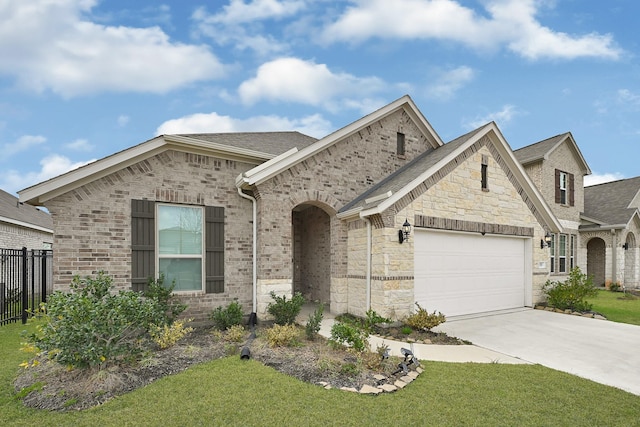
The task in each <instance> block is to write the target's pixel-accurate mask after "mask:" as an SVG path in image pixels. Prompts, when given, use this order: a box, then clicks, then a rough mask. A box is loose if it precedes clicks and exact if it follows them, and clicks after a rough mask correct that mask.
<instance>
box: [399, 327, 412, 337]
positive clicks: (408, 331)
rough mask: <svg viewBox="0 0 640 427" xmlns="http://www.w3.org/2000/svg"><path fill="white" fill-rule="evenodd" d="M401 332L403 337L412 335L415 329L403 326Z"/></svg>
mask: <svg viewBox="0 0 640 427" xmlns="http://www.w3.org/2000/svg"><path fill="white" fill-rule="evenodd" d="M400 332H402V334H403V335H411V332H413V329H412V328H411V326H403V327H402V329H400Z"/></svg>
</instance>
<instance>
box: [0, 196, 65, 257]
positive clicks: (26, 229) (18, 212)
mask: <svg viewBox="0 0 640 427" xmlns="http://www.w3.org/2000/svg"><path fill="white" fill-rule="evenodd" d="M52 244H53V220H52V219H51V215H49V214H48V213H47V212H44V211H42V210H40V209H38V208H37V207H34V206H31V205H26V204H24V203H21V202H20V201H19V200H18V198H17V197H15V196H14V195H12V194H9V193H7V192H6V191H3V190H0V248H5V249H21V248H27V249H51V246H52Z"/></svg>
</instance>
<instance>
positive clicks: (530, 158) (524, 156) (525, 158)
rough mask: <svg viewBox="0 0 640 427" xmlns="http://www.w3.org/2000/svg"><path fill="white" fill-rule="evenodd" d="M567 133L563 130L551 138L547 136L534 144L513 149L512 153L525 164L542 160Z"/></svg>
mask: <svg viewBox="0 0 640 427" xmlns="http://www.w3.org/2000/svg"><path fill="white" fill-rule="evenodd" d="M568 135H569V133H568V132H565V133H562V134H560V135H556V136H552V137H551V138H547V139H545V140H543V141H540V142H536V143H535V144H531V145H527V146H526V147H522V148H520V149H518V150H515V151H514V152H513V154H514V155H515V156H516V159H517V160H518V161H519V162H520V164H521V165H526V164H527V163H531V162H536V161H539V160H543V159H544V157H545V156H546V155H547V154H548V153H549V152H550V151H552V150H553V149H554V148H555V147H556V145H558V143H559V142H560V141H562V140H563V139H565V138H566V137H567V136H568Z"/></svg>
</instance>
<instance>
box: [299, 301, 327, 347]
mask: <svg viewBox="0 0 640 427" xmlns="http://www.w3.org/2000/svg"><path fill="white" fill-rule="evenodd" d="M323 311H324V304H322V303H320V305H319V306H318V307H317V308H316V310H315V311H314V312H313V313H311V314H309V320H308V321H307V324H306V325H305V327H304V332H305V334H306V335H307V339H308V340H310V341H313V340H314V339H315V338H316V336H317V335H318V332H320V325H321V324H322V317H323V316H322V313H323Z"/></svg>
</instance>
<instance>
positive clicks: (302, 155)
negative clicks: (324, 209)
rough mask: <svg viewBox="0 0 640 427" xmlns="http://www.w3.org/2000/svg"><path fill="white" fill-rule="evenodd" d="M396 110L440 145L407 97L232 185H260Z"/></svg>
mask: <svg viewBox="0 0 640 427" xmlns="http://www.w3.org/2000/svg"><path fill="white" fill-rule="evenodd" d="M398 110H404V112H406V113H407V115H408V116H409V117H410V118H411V120H413V122H414V123H415V124H416V125H417V126H418V128H419V129H420V131H421V132H422V134H423V135H425V136H426V138H427V140H428V141H429V143H430V144H431V146H432V147H433V148H437V147H441V146H442V145H443V142H442V140H441V139H440V136H438V134H437V133H436V131H435V130H434V129H433V128H432V127H431V124H430V123H429V122H428V121H427V119H426V118H425V117H424V115H423V114H422V113H421V112H420V110H419V109H418V107H417V106H416V105H415V103H414V102H413V100H412V99H411V97H410V96H409V95H405V96H403V97H402V98H399V99H397V100H395V101H393V102H392V103H390V104H387V105H385V106H384V107H382V108H380V109H378V110H376V111H374V112H373V113H371V114H368V115H366V116H364V117H362V118H361V119H358V120H356V121H355V122H353V123H351V124H349V125H347V126H345V127H343V128H341V129H339V130H337V131H335V132H333V133H331V134H329V135H327V136H326V137H324V138H322V139H320V140H319V141H317V142H316V143H314V144H312V145H309V146H308V147H306V148H304V149H302V150H299V151H295V152H291V153H289V154H288V155H284V156H279V157H278V158H274V159H272V160H270V161H268V162H266V163H264V164H263V165H260V166H259V167H257V168H254V169H251V170H249V171H247V172H245V173H244V174H242V175H240V176H239V177H238V179H237V181H236V184H237V185H238V186H242V185H255V184H260V183H262V182H264V181H266V180H268V179H270V178H272V177H274V176H276V175H278V174H279V173H281V172H283V171H285V170H287V169H289V168H291V167H292V166H294V165H296V164H298V163H300V162H302V161H304V160H306V159H308V158H310V157H312V156H314V155H315V154H317V153H319V152H320V151H322V150H325V149H327V148H329V147H331V146H332V145H334V144H336V143H338V142H339V141H342V140H344V139H346V138H348V137H349V136H351V135H353V134H355V133H357V132H359V131H360V130H362V129H364V128H366V127H367V126H369V125H371V124H372V123H375V122H377V121H379V120H381V119H383V118H385V117H387V116H389V115H391V114H393V113H395V112H396V111H398Z"/></svg>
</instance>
